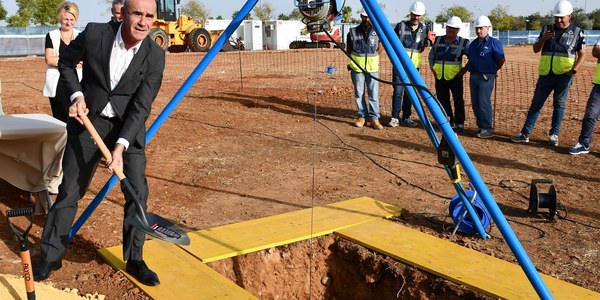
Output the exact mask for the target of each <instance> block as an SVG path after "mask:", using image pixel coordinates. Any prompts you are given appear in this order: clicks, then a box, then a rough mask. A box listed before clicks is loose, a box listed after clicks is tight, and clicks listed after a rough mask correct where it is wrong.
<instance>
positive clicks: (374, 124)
mask: <svg viewBox="0 0 600 300" xmlns="http://www.w3.org/2000/svg"><path fill="white" fill-rule="evenodd" d="M367 125H368V126H371V127H373V129H377V130H382V129H383V126H382V125H381V123H379V120H373V121H369V122H368V123H367Z"/></svg>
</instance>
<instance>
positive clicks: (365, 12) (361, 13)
mask: <svg viewBox="0 0 600 300" xmlns="http://www.w3.org/2000/svg"><path fill="white" fill-rule="evenodd" d="M360 16H361V17H362V16H365V17H368V16H369V15H367V11H365V9H364V8H363V9H361V10H360Z"/></svg>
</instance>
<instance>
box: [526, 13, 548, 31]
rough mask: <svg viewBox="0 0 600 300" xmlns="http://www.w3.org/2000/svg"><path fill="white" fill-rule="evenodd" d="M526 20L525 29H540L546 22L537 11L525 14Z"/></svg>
mask: <svg viewBox="0 0 600 300" xmlns="http://www.w3.org/2000/svg"><path fill="white" fill-rule="evenodd" d="M525 20H526V22H527V30H542V27H543V26H544V25H545V24H546V21H545V17H543V16H542V15H541V14H540V13H539V12H536V13H534V14H531V15H529V16H525Z"/></svg>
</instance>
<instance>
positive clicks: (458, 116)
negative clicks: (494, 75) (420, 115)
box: [429, 16, 469, 132]
mask: <svg viewBox="0 0 600 300" xmlns="http://www.w3.org/2000/svg"><path fill="white" fill-rule="evenodd" d="M461 26H462V20H461V19H460V18H459V17H457V16H452V17H450V19H448V22H446V35H443V36H439V37H436V38H435V42H434V43H433V46H432V48H431V51H430V52H429V65H430V66H431V71H432V72H433V75H434V76H435V92H436V94H437V97H438V100H439V101H440V104H441V105H442V107H443V108H444V111H445V112H446V115H447V116H448V117H449V118H450V124H451V125H452V128H454V130H455V131H456V132H463V131H464V123H465V99H464V92H463V89H464V84H463V75H464V74H465V72H466V69H464V68H463V65H462V59H463V56H465V55H467V51H468V49H469V40H468V39H465V38H462V37H460V36H458V32H459V31H460V27H461ZM450 92H452V98H454V113H453V112H452V104H451V103H450Z"/></svg>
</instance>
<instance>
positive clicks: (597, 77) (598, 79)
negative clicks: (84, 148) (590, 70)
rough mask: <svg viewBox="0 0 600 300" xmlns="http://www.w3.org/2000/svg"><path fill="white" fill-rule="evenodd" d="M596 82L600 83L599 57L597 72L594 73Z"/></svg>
mask: <svg viewBox="0 0 600 300" xmlns="http://www.w3.org/2000/svg"><path fill="white" fill-rule="evenodd" d="M593 82H594V84H600V59H598V63H597V64H596V74H594V81H593Z"/></svg>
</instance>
